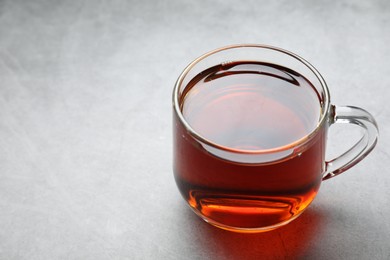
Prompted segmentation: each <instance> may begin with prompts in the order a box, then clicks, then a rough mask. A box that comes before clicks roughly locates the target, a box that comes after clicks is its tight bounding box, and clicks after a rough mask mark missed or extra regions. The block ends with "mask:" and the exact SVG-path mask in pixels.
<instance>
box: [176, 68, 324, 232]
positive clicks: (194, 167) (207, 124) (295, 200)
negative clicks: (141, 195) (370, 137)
mask: <svg viewBox="0 0 390 260" xmlns="http://www.w3.org/2000/svg"><path fill="white" fill-rule="evenodd" d="M321 102H322V99H321V96H320V95H319V94H318V92H317V91H316V89H315V88H314V87H313V86H312V84H311V83H310V82H309V81H308V80H307V79H306V78H305V77H303V76H302V75H300V74H299V73H297V72H295V71H293V70H291V69H288V68H285V67H282V66H279V65H275V64H270V63H261V62H250V61H241V62H228V63H223V64H220V65H217V66H214V67H211V68H209V69H207V70H205V71H203V72H202V73H199V74H198V75H197V76H196V77H194V78H193V79H192V80H191V81H190V82H189V83H188V85H187V86H186V87H185V88H184V90H183V91H182V93H181V95H180V96H179V104H180V110H181V112H182V114H183V116H184V119H185V120H186V121H187V123H188V124H189V126H190V127H191V128H192V129H193V130H194V131H195V132H197V133H198V134H199V135H200V136H202V137H203V138H204V139H206V140H208V141H209V142H211V143H215V144H217V145H219V146H220V147H225V148H226V149H234V150H240V151H243V152H244V153H245V152H248V151H249V152H256V151H264V150H268V149H278V148H281V147H283V146H286V145H288V144H291V143H293V142H295V141H297V140H299V139H302V138H305V137H306V136H307V135H308V134H310V133H312V132H313V131H314V130H315V129H316V127H317V125H318V123H319V120H320V116H321V107H322V106H321ZM174 123H175V127H174V129H175V130H174V131H176V133H175V138H176V139H175V144H174V153H175V156H174V160H175V161H174V173H175V180H176V182H177V185H178V187H179V190H180V192H181V193H182V195H183V197H184V198H185V199H186V200H187V201H188V203H189V205H190V206H191V207H192V208H193V209H194V210H195V212H197V213H198V214H199V215H201V216H202V217H203V218H204V219H206V220H208V221H209V222H210V223H212V224H214V225H217V226H220V227H222V228H226V229H229V228H230V227H234V228H239V229H242V230H244V231H245V229H252V228H262V227H269V226H272V225H277V224H278V223H281V222H285V221H288V220H291V219H293V218H295V217H296V216H298V215H299V214H300V213H301V212H302V211H303V210H304V209H305V208H306V207H307V206H308V205H309V204H310V202H311V201H312V200H313V199H314V197H315V195H316V193H317V191H318V189H319V186H320V183H321V178H322V173H323V171H324V151H325V149H324V146H325V133H326V131H325V129H324V128H320V129H319V130H318V131H317V132H316V135H315V136H314V138H312V139H311V140H310V142H309V143H308V144H307V145H306V146H305V148H304V149H303V150H302V151H300V152H299V153H297V154H295V155H294V156H292V157H289V158H286V159H285V160H280V161H277V162H268V163H240V162H236V161H231V160H226V159H224V158H219V157H218V155H215V154H212V153H210V152H209V151H207V150H206V149H204V147H203V146H202V145H201V144H200V143H199V142H198V141H196V139H195V138H194V137H193V136H192V135H191V133H189V132H188V130H187V129H186V128H185V126H184V125H183V124H182V123H181V122H180V120H179V119H178V118H177V115H176V114H175V115H174ZM281 149H282V148H281Z"/></svg>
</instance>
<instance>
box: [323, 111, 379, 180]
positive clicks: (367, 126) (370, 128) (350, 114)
mask: <svg viewBox="0 0 390 260" xmlns="http://www.w3.org/2000/svg"><path fill="white" fill-rule="evenodd" d="M331 111H332V112H333V113H331V115H332V116H331V118H330V123H331V124H355V125H358V126H360V127H362V128H363V129H364V134H363V136H362V138H361V139H360V140H359V141H358V142H357V143H356V144H355V145H354V146H352V147H351V148H350V149H349V150H348V151H346V152H345V153H343V154H342V155H340V156H338V157H336V158H334V159H333V160H330V161H327V162H325V172H324V174H323V177H322V180H323V181H324V180H328V179H330V178H333V177H335V176H337V175H339V174H340V173H343V172H344V171H346V170H348V169H349V168H351V167H352V166H354V165H355V164H357V163H358V162H360V161H361V160H362V159H363V158H364V157H366V156H367V155H368V154H369V153H370V152H371V151H372V149H374V147H375V145H376V143H377V141H378V137H379V129H378V125H377V123H376V121H375V119H374V117H373V116H372V115H371V114H370V113H368V112H367V111H366V110H364V109H361V108H359V107H353V106H334V105H332V107H331Z"/></svg>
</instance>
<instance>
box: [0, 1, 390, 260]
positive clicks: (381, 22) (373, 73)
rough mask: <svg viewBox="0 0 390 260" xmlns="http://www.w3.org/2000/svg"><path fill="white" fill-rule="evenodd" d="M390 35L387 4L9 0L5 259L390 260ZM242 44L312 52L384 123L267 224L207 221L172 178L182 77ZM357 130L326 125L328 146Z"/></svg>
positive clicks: (1, 147)
mask: <svg viewBox="0 0 390 260" xmlns="http://www.w3.org/2000/svg"><path fill="white" fill-rule="evenodd" d="M389 42H390V2H389V1H387V0H383V1H352V0H351V1H345V0H344V1H309V0H307V1H234V0H225V1H222V0H221V1H204V0H201V1H178V0H177V1H151V0H149V1H103V0H102V1H99V0H97V1H88V0H85V1H49V0H47V1H21V0H18V1H11V0H9V1H5V0H0V259H256V258H257V259H261V258H263V259H390V242H389V241H390V221H389V215H390V208H389V205H390V189H389V187H390V174H389V170H388V169H389V163H390V162H389V159H390V153H389V149H388V147H389V146H390V133H389V127H390V123H389V118H390V110H389V105H388V104H389V98H390V91H389V88H390V47H389ZM233 43H265V44H270V45H275V46H279V47H282V48H285V49H288V50H291V51H293V52H295V53H297V54H299V55H301V56H303V57H305V58H306V59H307V60H309V61H310V62H311V63H312V64H313V65H314V66H316V67H317V69H318V70H319V71H320V72H321V73H322V75H323V76H324V77H325V79H326V81H327V83H328V85H329V87H330V89H331V95H332V102H333V103H334V104H338V105H346V104H349V105H356V106H360V107H363V108H365V109H367V110H368V111H370V112H371V113H372V114H373V115H374V116H375V117H376V119H377V121H378V124H379V126H380V130H381V138H380V140H379V143H378V146H377V148H376V149H375V150H374V151H373V153H372V154H370V155H369V156H368V157H367V158H366V159H365V160H363V161H362V162H361V163H360V164H358V165H356V166H355V167H354V168H352V169H350V170H349V171H348V172H346V173H345V174H343V175H341V176H339V177H337V178H334V179H332V180H329V181H326V182H324V183H323V185H322V187H321V190H320V193H319V195H318V197H317V198H316V200H315V201H314V203H313V204H312V205H311V206H310V208H309V209H308V210H307V211H306V212H305V213H304V214H303V215H302V216H301V217H300V218H298V219H297V220H295V221H294V222H292V223H291V224H289V225H287V226H285V227H283V228H280V229H277V230H275V231H272V232H269V233H263V234H252V235H244V234H236V233H230V232H227V231H223V230H219V229H216V228H214V227H212V226H209V225H208V224H206V223H204V222H202V221H201V220H199V219H198V218H197V217H196V216H195V215H194V214H193V213H192V212H191V211H190V210H189V209H188V208H187V207H186V205H185V203H184V201H183V200H182V198H181V197H180V195H179V192H178V190H177V188H176V186H175V183H174V180H173V175H172V166H171V161H172V152H171V150H172V145H171V141H172V137H171V91H172V88H173V85H174V82H175V80H176V78H177V77H178V75H179V74H180V72H181V70H182V69H183V68H184V67H185V66H186V65H187V64H188V63H189V62H190V61H192V60H193V59H194V58H196V57H197V56H199V55H201V54H203V53H204V52H207V51H209V50H212V49H214V48H217V47H221V46H224V45H228V44H233ZM355 130H356V129H355V128H348V127H332V130H331V133H330V140H329V154H330V155H329V157H331V156H332V154H338V153H340V152H342V151H343V150H345V149H346V147H347V146H348V145H349V144H351V143H353V141H354V140H352V139H353V137H354V136H358V134H359V131H357V133H355ZM344 142H345V143H344Z"/></svg>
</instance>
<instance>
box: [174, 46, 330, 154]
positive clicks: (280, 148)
mask: <svg viewBox="0 0 390 260" xmlns="http://www.w3.org/2000/svg"><path fill="white" fill-rule="evenodd" d="M236 48H261V49H268V50H272V51H276V52H279V53H282V54H286V55H288V56H290V57H292V58H294V59H296V60H298V61H299V62H301V63H302V64H303V65H305V66H306V67H307V68H309V69H310V71H311V72H312V73H313V74H314V75H315V76H316V78H317V79H318V81H319V82H320V85H321V87H322V89H323V91H324V101H323V104H324V108H323V109H322V110H321V117H320V119H319V120H318V122H317V125H316V127H315V128H314V129H313V130H312V131H311V132H310V133H309V134H306V135H305V136H303V137H301V138H300V139H297V140H295V141H293V142H291V143H288V144H286V145H283V146H278V147H274V148H269V149H260V150H245V149H237V148H232V147H228V146H224V145H221V144H218V143H216V142H213V141H211V140H209V139H207V138H205V137H203V136H202V135H201V134H199V133H197V132H196V131H195V130H194V129H193V128H192V127H191V126H190V125H189V123H188V122H187V121H186V119H185V118H184V116H183V114H182V111H181V110H180V104H179V92H180V86H181V85H182V82H183V80H184V78H185V77H186V76H187V74H188V72H189V71H190V70H191V69H192V68H193V67H194V66H195V65H196V64H198V63H199V62H200V61H202V60H204V59H206V58H207V57H209V56H211V55H213V54H216V53H219V52H222V51H225V50H230V49H236ZM173 107H174V111H175V113H176V115H177V116H178V118H179V120H180V122H181V123H182V124H183V125H184V127H185V129H186V130H187V131H188V132H189V133H190V134H191V136H193V137H194V138H195V139H196V140H197V141H199V142H201V143H204V144H207V145H209V146H211V147H214V148H216V149H218V150H223V151H226V152H231V153H237V154H254V155H255V154H256V155H260V154H271V153H277V152H282V151H286V150H289V149H292V148H295V147H300V146H303V145H304V144H306V143H308V142H309V141H310V140H311V139H313V137H314V136H315V134H316V133H317V132H318V131H319V129H320V128H321V126H322V125H323V124H324V122H325V121H326V120H327V116H328V113H329V111H330V94H329V89H328V86H327V84H326V82H325V80H324V78H323V77H322V76H321V74H320V73H319V72H318V70H317V69H316V68H315V67H314V66H313V65H311V64H310V63H309V62H308V61H307V60H305V59H304V58H302V57H300V56H298V55H297V54H295V53H293V52H290V51H287V50H285V49H282V48H279V47H274V46H271V45H265V44H234V45H228V46H224V47H221V48H218V49H214V50H212V51H209V52H207V53H205V54H203V55H201V56H199V57H198V58H196V59H195V60H193V61H192V62H191V63H190V64H189V65H187V67H186V68H185V69H184V70H183V71H182V73H181V74H180V76H179V78H178V79H177V81H176V83H175V86H174V89H173Z"/></svg>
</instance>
